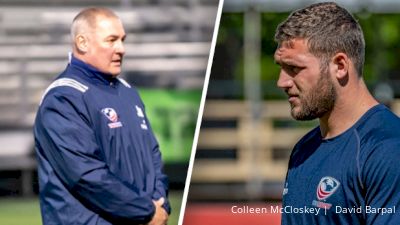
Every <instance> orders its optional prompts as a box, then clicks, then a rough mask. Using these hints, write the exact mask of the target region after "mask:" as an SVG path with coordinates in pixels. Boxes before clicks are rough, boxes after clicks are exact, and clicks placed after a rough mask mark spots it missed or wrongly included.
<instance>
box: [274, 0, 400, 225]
mask: <svg viewBox="0 0 400 225" xmlns="http://www.w3.org/2000/svg"><path fill="white" fill-rule="evenodd" d="M275 40H276V41H277V43H278V48H277V50H276V52H275V55H274V57H275V61H276V62H277V64H279V65H280V67H281V71H280V74H279V80H278V82H277V85H278V86H279V87H280V88H282V89H283V90H284V91H285V92H286V93H287V95H288V97H289V99H288V101H289V103H290V106H291V114H292V116H293V117H294V118H295V119H297V120H312V119H316V118H318V119H319V126H318V127H316V128H315V129H313V130H312V131H310V132H309V133H308V134H306V135H305V136H304V137H303V138H302V139H301V140H300V141H299V142H298V143H297V144H296V146H295V147H294V149H293V152H292V154H291V156H290V161H289V168H288V172H287V176H286V181H285V187H284V191H283V209H284V210H283V211H284V213H283V215H282V224H307V225H310V224H400V213H398V212H397V213H396V209H399V210H400V195H399V194H398V193H400V166H399V164H398V162H399V160H400V119H399V118H398V117H397V116H396V115H394V114H393V113H392V112H390V111H389V109H387V108H386V107H385V106H384V105H382V104H379V103H378V102H377V101H376V100H375V99H374V98H373V97H372V95H371V94H370V93H369V91H368V89H367V87H366V85H365V82H364V80H363V78H362V74H363V64H364V52H365V41H364V37H363V32H362V29H361V27H360V25H359V23H358V22H357V21H356V20H355V19H354V17H353V16H352V15H351V14H350V13H349V12H348V11H347V10H346V9H344V8H342V7H340V6H338V5H337V4H336V3H332V2H327V3H317V4H313V5H310V6H308V7H305V8H303V9H299V10H297V11H294V12H293V13H292V14H291V15H290V16H289V17H288V18H287V19H286V20H285V21H284V22H283V23H281V24H280V25H279V26H278V28H277V30H276V34H275ZM304 207H314V208H315V209H320V211H321V212H320V213H307V211H303V212H302V213H292V212H293V211H294V210H285V209H294V208H304Z"/></svg>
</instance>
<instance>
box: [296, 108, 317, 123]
mask: <svg viewBox="0 0 400 225" xmlns="http://www.w3.org/2000/svg"><path fill="white" fill-rule="evenodd" d="M290 114H291V115H292V117H293V119H295V120H300V121H308V120H313V119H316V118H317V117H316V116H314V115H311V114H310V113H305V112H304V111H302V109H301V108H299V107H292V109H291V111H290Z"/></svg>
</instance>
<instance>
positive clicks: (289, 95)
mask: <svg viewBox="0 0 400 225" xmlns="http://www.w3.org/2000/svg"><path fill="white" fill-rule="evenodd" d="M298 98H299V95H298V94H292V93H288V101H289V102H290V103H293V102H294V101H296V99H298Z"/></svg>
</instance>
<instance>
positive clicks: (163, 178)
mask: <svg viewBox="0 0 400 225" xmlns="http://www.w3.org/2000/svg"><path fill="white" fill-rule="evenodd" d="M143 108H144V105H143ZM145 119H146V123H147V124H148V126H149V128H150V131H151V132H152V134H153V135H152V136H153V140H152V141H153V143H154V147H153V150H152V158H153V166H154V171H155V174H156V183H155V187H154V192H153V196H152V198H153V200H159V199H161V198H163V199H164V200H165V201H164V203H163V204H162V207H163V208H164V209H165V211H166V212H167V213H168V214H170V213H171V206H170V203H169V201H168V186H169V183H168V177H167V175H165V174H164V172H163V161H162V157H161V151H160V148H159V144H158V141H157V140H156V138H155V136H154V132H153V130H152V128H151V125H150V121H149V120H148V118H147V116H146V118H145Z"/></svg>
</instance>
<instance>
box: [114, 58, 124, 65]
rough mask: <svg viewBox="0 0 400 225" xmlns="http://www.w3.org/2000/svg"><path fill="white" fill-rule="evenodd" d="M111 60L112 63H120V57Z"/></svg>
mask: <svg viewBox="0 0 400 225" xmlns="http://www.w3.org/2000/svg"><path fill="white" fill-rule="evenodd" d="M111 62H112V63H114V64H118V65H121V64H122V60H121V59H115V60H112V61H111Z"/></svg>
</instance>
